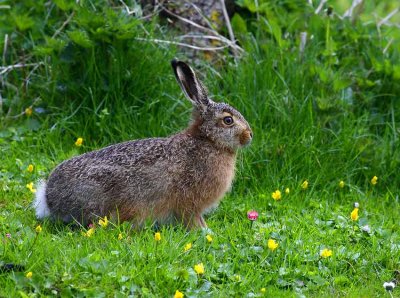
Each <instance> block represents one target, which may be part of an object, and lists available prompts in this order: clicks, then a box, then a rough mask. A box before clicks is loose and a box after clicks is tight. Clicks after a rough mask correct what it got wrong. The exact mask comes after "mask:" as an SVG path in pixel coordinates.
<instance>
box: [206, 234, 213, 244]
mask: <svg viewBox="0 0 400 298" xmlns="http://www.w3.org/2000/svg"><path fill="white" fill-rule="evenodd" d="M206 239H207V241H208V243H211V242H212V241H213V237H211V235H208V234H207V235H206Z"/></svg>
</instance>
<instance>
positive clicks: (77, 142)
mask: <svg viewBox="0 0 400 298" xmlns="http://www.w3.org/2000/svg"><path fill="white" fill-rule="evenodd" d="M82 143H83V139H82V138H77V139H76V142H75V146H76V147H80V146H82Z"/></svg>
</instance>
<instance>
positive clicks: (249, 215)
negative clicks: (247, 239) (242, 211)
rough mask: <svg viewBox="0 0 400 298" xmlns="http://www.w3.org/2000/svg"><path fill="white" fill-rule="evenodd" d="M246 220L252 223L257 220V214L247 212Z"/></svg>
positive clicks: (252, 211)
mask: <svg viewBox="0 0 400 298" xmlns="http://www.w3.org/2000/svg"><path fill="white" fill-rule="evenodd" d="M247 218H248V219H249V220H251V221H254V220H256V219H257V218H258V212H257V211H255V210H251V211H249V212H247Z"/></svg>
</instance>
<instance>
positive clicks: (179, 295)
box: [174, 290, 185, 298]
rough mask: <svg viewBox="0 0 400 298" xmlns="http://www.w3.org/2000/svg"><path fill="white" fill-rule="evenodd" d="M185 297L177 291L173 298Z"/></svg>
mask: <svg viewBox="0 0 400 298" xmlns="http://www.w3.org/2000/svg"><path fill="white" fill-rule="evenodd" d="M184 296H185V295H184V294H183V293H182V292H179V290H176V292H175V295H174V298H183V297H184Z"/></svg>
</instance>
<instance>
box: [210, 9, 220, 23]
mask: <svg viewBox="0 0 400 298" xmlns="http://www.w3.org/2000/svg"><path fill="white" fill-rule="evenodd" d="M219 15H220V14H219V12H218V11H217V10H213V11H211V16H210V19H211V21H213V22H214V23H220V20H219Z"/></svg>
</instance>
